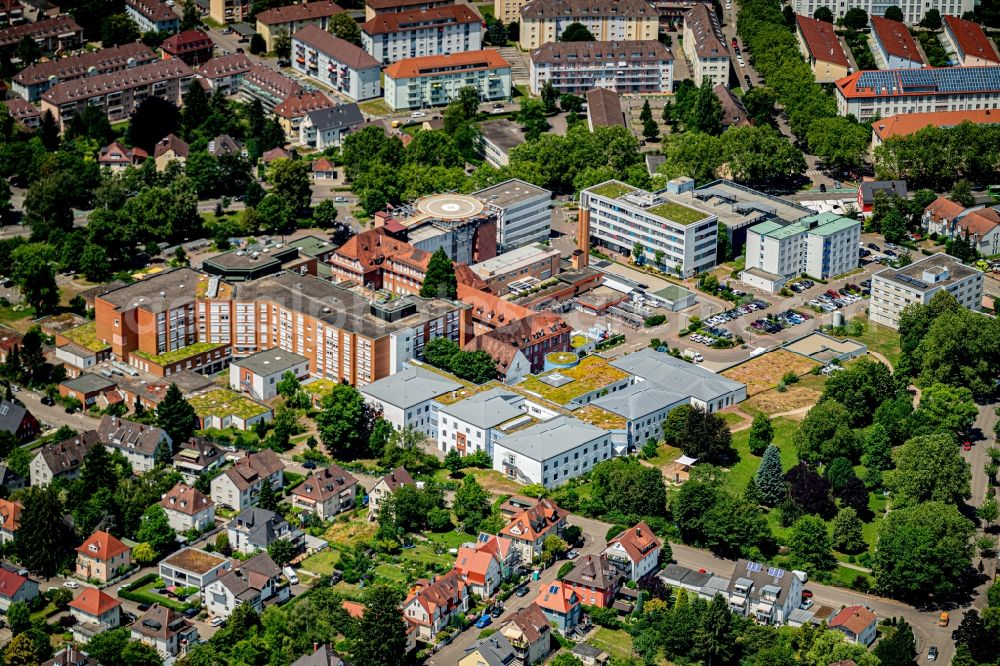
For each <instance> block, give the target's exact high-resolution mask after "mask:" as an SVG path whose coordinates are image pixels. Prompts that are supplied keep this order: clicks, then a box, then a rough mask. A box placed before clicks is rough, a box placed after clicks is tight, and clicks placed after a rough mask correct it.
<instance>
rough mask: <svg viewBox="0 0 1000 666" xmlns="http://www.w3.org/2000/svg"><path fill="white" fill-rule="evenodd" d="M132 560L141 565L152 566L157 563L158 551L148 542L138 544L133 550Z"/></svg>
mask: <svg viewBox="0 0 1000 666" xmlns="http://www.w3.org/2000/svg"><path fill="white" fill-rule="evenodd" d="M132 559H133V560H135V561H136V562H138V563H139V564H151V563H153V562H155V561H156V551H155V550H153V546H151V545H150V544H148V543H146V542H142V543H137V544H136V545H135V548H133V549H132Z"/></svg>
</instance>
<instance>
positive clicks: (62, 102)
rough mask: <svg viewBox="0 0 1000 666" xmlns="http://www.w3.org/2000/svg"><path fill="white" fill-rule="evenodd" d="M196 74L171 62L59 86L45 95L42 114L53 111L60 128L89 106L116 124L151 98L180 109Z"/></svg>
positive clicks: (182, 65) (180, 64) (188, 68)
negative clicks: (157, 98) (164, 101)
mask: <svg viewBox="0 0 1000 666" xmlns="http://www.w3.org/2000/svg"><path fill="white" fill-rule="evenodd" d="M193 80H194V72H193V71H191V68H190V67H188V66H187V65H185V64H184V62H182V61H180V60H167V61H161V62H154V63H151V64H148V65H141V66H139V67H133V68H131V69H125V70H122V71H118V72H113V73H111V74H101V75H98V76H91V77H85V78H82V79H76V80H74V81H66V82H65V83H58V84H56V85H55V86H53V87H52V88H50V89H48V90H46V91H45V92H44V93H42V97H41V99H42V112H43V113H44V112H45V111H51V112H52V116H53V118H55V120H56V122H58V123H59V124H60V126H65V124H66V123H67V122H69V120H70V119H71V118H72V117H73V115H74V114H75V113H76V112H77V111H79V110H81V109H83V108H84V107H86V106H95V107H97V108H99V109H101V110H102V111H103V112H104V113H105V114H106V115H107V117H108V120H110V121H111V122H115V121H118V120H124V119H126V118H128V117H129V116H131V115H132V113H133V112H134V111H135V110H136V108H137V107H138V106H139V104H140V103H141V102H142V101H143V100H145V99H147V98H149V97H159V98H160V99H163V100H166V101H168V102H171V103H173V104H176V105H178V106H180V104H181V101H182V97H183V96H184V93H186V92H187V90H188V87H189V86H190V85H191V82H192V81H193Z"/></svg>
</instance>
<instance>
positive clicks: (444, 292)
mask: <svg viewBox="0 0 1000 666" xmlns="http://www.w3.org/2000/svg"><path fill="white" fill-rule="evenodd" d="M420 296H421V297H423V298H435V297H436V298H450V299H455V298H457V296H458V279H457V278H456V277H455V265H454V264H453V263H452V261H451V259H449V258H448V255H447V254H445V252H444V249H443V248H438V249H436V250H435V251H434V254H432V255H431V258H430V261H429V262H427V273H426V275H425V277H424V283H423V285H421V287H420Z"/></svg>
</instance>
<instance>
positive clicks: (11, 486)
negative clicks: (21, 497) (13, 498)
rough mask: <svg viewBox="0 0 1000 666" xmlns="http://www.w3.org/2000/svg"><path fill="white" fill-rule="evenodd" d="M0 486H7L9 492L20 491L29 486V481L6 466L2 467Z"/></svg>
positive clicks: (0, 467)
mask: <svg viewBox="0 0 1000 666" xmlns="http://www.w3.org/2000/svg"><path fill="white" fill-rule="evenodd" d="M0 486H5V487H6V488H7V490H20V489H21V488H26V487H27V486H28V480H27V479H25V478H24V477H23V476H21V475H20V474H18V473H17V472H15V471H14V470H12V469H11V468H9V467H7V466H6V465H0Z"/></svg>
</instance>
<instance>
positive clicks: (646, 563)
mask: <svg viewBox="0 0 1000 666" xmlns="http://www.w3.org/2000/svg"><path fill="white" fill-rule="evenodd" d="M662 546H663V543H662V542H661V541H660V540H659V539H658V538H656V535H655V534H653V530H652V529H650V527H649V525H647V524H646V522H645V521H640V522H639V524H637V525H636V526H635V527H630V528H628V529H627V530H625V531H623V532H622V533H621V534H619V535H618V536H616V537H614V538H613V539H611V540H610V541H608V547H607V548H605V549H604V555H606V556H607V558H608V559H609V560H610V561H612V562H615V563H618V564H619V565H620V566H622V568H623V570H624V572H625V575H626V576H627V577H628V580H635V581H638V580H641V579H643V578H645V577H646V576H648V575H650V574H651V573H654V572H656V571H658V570H659V568H660V550H661V548H662Z"/></svg>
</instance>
